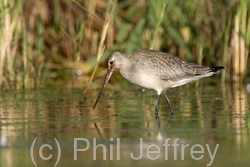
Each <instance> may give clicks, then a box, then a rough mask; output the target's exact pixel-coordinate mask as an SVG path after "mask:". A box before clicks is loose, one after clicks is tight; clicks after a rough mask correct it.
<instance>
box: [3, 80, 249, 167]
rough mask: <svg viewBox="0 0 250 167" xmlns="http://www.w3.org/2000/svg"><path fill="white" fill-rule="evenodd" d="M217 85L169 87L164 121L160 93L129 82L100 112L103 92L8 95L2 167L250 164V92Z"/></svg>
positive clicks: (111, 93) (110, 93) (108, 93)
mask: <svg viewBox="0 0 250 167" xmlns="http://www.w3.org/2000/svg"><path fill="white" fill-rule="evenodd" d="M218 78H219V77H217V79H218ZM218 80H219V79H218ZM212 81H213V82H215V81H216V79H215V78H214V77H213V79H210V80H208V79H204V80H201V81H200V82H199V84H198V83H193V84H190V85H187V86H183V87H180V88H174V89H171V90H168V92H167V94H168V96H169V98H170V100H171V102H172V104H173V106H174V110H175V116H174V118H172V119H170V110H169V108H168V104H167V101H166V100H165V99H164V97H163V96H162V99H161V108H160V111H159V116H160V124H159V123H157V121H156V119H155V117H154V107H155V105H156V100H157V96H156V93H155V92H154V91H146V92H144V93H142V92H141V89H140V88H138V87H136V86H131V84H129V83H126V82H125V83H124V84H123V86H122V87H121V88H120V89H116V90H111V88H110V87H109V86H110V85H109V86H108V87H107V89H106V90H105V91H104V95H103V96H102V98H101V100H100V101H99V103H98V105H97V107H96V109H95V110H93V109H92V106H93V103H94V101H95V98H96V97H97V94H98V91H99V90H95V91H93V90H92V91H89V92H88V93H87V94H86V95H83V94H82V89H65V88H61V89H59V88H58V89H45V90H32V91H4V92H0V149H1V150H0V152H1V154H0V166H5V167H7V166H34V165H37V166H54V165H56V166H97V165H98V166H152V165H157V166H166V165H167V166H173V165H175V166H190V167H191V166H197V165H198V166H210V165H211V166H218V167H219V166H241V167H242V166H249V165H250V159H249V155H250V149H249V148H250V138H249V137H250V135H249V128H250V125H249V117H250V115H249V114H250V109H249V108H250V107H249V102H250V93H249V92H248V91H249V90H248V91H247V86H246V85H242V86H239V85H224V84H221V83H220V82H217V83H212ZM119 84H120V83H119ZM121 89H122V91H121ZM169 120H171V121H170V122H169ZM57 142H58V144H57ZM174 143H176V144H174ZM178 144H179V145H178ZM97 145H99V146H98V147H97ZM32 151H33V152H32ZM58 153H61V154H60V155H59V154H58ZM32 157H33V161H32ZM58 157H59V159H58ZM94 159H96V160H94ZM135 159H138V160H135ZM153 159H154V160H153Z"/></svg>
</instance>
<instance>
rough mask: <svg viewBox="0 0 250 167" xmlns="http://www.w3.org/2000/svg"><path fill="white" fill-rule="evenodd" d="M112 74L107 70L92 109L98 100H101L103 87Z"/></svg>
mask: <svg viewBox="0 0 250 167" xmlns="http://www.w3.org/2000/svg"><path fill="white" fill-rule="evenodd" d="M112 74H113V71H112V70H109V69H108V71H107V74H106V77H105V80H104V82H103V84H102V89H101V90H100V92H99V94H98V96H97V99H96V101H95V104H94V106H93V109H94V108H95V107H96V105H97V103H98V101H99V100H100V98H101V96H102V93H103V91H104V89H105V87H106V86H107V83H108V81H109V79H110V77H111V75H112Z"/></svg>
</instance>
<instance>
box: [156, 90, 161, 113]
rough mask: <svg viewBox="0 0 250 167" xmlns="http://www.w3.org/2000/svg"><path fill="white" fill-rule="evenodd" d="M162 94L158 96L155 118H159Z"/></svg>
mask: <svg viewBox="0 0 250 167" xmlns="http://www.w3.org/2000/svg"><path fill="white" fill-rule="evenodd" d="M160 101H161V94H159V95H158V100H157V105H156V106H155V117H158V111H159V109H160Z"/></svg>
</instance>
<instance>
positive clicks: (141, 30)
mask: <svg viewBox="0 0 250 167" xmlns="http://www.w3.org/2000/svg"><path fill="white" fill-rule="evenodd" d="M249 9H250V2H249V1H248V0H242V1H235V2H232V1H210V0H205V1H194V0H191V1H164V0H159V1H132V0H127V1H115V0H109V1H104V0H97V1H91V0H71V1H69V0H60V1H58V0H46V1H34V0H15V1H14V0H3V1H1V2H0V10H1V18H0V23H1V24H0V49H1V50H0V87H1V88H3V89H30V88H36V87H42V86H44V84H45V83H47V82H45V81H49V80H51V79H60V78H61V79H66V78H68V77H71V79H70V80H73V78H72V76H77V78H79V77H80V78H81V80H80V81H81V83H83V84H84V86H85V87H89V86H91V83H92V81H93V78H94V77H95V78H96V79H97V80H98V78H99V76H102V75H103V74H104V72H105V70H103V69H105V68H106V64H105V59H106V58H107V56H108V55H109V54H110V53H111V52H112V51H114V50H119V51H121V52H124V53H126V54H128V55H130V54H131V53H133V52H134V51H135V50H138V49H140V48H151V49H156V50H161V51H165V52H169V53H171V54H174V55H177V56H179V57H181V58H184V59H187V60H189V61H194V62H197V63H199V64H204V65H226V73H223V81H227V82H231V81H232V82H243V80H244V78H245V76H246V74H247V69H248V68H247V65H248V62H249V45H250V26H249V25H250V20H249V18H250V17H249ZM98 67H100V68H98ZM93 83H99V82H96V80H94V82H93ZM94 85H95V84H94Z"/></svg>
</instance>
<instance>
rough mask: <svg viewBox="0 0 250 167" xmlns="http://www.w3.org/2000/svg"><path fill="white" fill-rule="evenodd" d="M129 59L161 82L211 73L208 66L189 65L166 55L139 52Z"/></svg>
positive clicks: (175, 57) (154, 52)
mask: <svg viewBox="0 0 250 167" xmlns="http://www.w3.org/2000/svg"><path fill="white" fill-rule="evenodd" d="M130 59H131V60H132V61H133V62H134V63H135V64H136V66H137V67H138V68H141V70H143V71H145V72H147V73H148V74H149V75H150V74H153V75H155V76H158V77H160V79H162V80H179V79H184V78H189V77H193V76H196V75H203V74H206V73H209V72H211V71H212V70H211V68H210V67H208V66H201V65H198V64H195V63H190V62H187V61H184V60H182V59H180V58H179V57H177V56H173V55H171V54H168V53H164V52H160V51H154V50H145V49H144V50H139V51H137V52H135V53H134V54H132V55H131V57H130Z"/></svg>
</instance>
